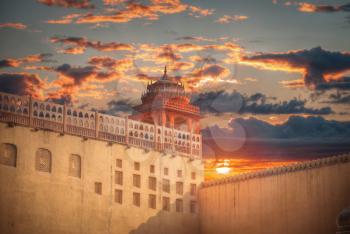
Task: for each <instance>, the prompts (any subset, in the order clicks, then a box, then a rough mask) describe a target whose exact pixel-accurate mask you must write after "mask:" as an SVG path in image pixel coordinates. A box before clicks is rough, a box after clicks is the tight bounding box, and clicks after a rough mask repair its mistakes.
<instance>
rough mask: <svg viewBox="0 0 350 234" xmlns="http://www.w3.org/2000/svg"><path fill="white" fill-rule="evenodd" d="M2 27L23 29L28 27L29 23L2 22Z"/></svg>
mask: <svg viewBox="0 0 350 234" xmlns="http://www.w3.org/2000/svg"><path fill="white" fill-rule="evenodd" d="M2 28H14V29H18V30H23V29H26V28H27V25H25V24H22V23H2V24H0V29H2Z"/></svg>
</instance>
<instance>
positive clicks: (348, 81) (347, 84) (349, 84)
mask: <svg viewBox="0 0 350 234" xmlns="http://www.w3.org/2000/svg"><path fill="white" fill-rule="evenodd" d="M316 89H317V90H329V89H339V90H350V77H341V78H339V79H338V80H330V81H329V82H326V83H320V84H318V85H317V86H316Z"/></svg>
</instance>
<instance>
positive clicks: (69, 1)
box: [37, 0, 95, 9]
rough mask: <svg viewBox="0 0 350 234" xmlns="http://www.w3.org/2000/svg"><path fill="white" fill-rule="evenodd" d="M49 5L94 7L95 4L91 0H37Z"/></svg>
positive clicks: (80, 7)
mask: <svg viewBox="0 0 350 234" xmlns="http://www.w3.org/2000/svg"><path fill="white" fill-rule="evenodd" d="M37 1H38V2H39V3H41V4H44V5H47V6H58V7H65V8H79V9H92V8H95V6H94V5H93V4H92V3H91V1H90V0H37Z"/></svg>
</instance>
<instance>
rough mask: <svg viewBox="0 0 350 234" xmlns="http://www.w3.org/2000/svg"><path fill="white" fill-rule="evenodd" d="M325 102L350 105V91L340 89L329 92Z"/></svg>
mask: <svg viewBox="0 0 350 234" xmlns="http://www.w3.org/2000/svg"><path fill="white" fill-rule="evenodd" d="M325 103H330V104H346V105H350V93H349V92H340V91H337V92H336V93H331V94H329V97H328V100H327V101H325Z"/></svg>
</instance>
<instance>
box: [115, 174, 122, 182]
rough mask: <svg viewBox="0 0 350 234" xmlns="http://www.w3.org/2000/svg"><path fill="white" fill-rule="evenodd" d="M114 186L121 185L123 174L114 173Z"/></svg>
mask: <svg viewBox="0 0 350 234" xmlns="http://www.w3.org/2000/svg"><path fill="white" fill-rule="evenodd" d="M115 184H119V185H123V172H121V171H115Z"/></svg>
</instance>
